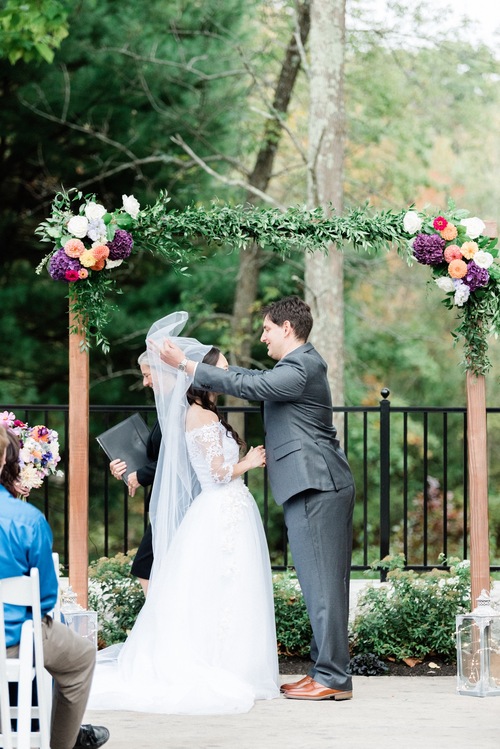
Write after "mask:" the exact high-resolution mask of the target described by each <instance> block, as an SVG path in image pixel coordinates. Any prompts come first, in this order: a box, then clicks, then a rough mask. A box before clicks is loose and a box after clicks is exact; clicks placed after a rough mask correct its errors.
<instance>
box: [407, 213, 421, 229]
mask: <svg viewBox="0 0 500 749" xmlns="http://www.w3.org/2000/svg"><path fill="white" fill-rule="evenodd" d="M403 228H404V230H405V231H406V232H408V234H415V232H417V231H420V229H421V228H422V219H421V218H420V216H419V215H418V213H417V212H416V211H407V212H406V213H405V217H404V219H403Z"/></svg>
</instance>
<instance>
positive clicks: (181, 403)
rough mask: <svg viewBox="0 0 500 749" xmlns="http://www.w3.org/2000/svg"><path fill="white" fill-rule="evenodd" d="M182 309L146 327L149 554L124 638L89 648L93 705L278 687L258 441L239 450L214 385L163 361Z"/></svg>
mask: <svg viewBox="0 0 500 749" xmlns="http://www.w3.org/2000/svg"><path fill="white" fill-rule="evenodd" d="M186 320H187V314H186V313H185V312H177V313H174V314H173V315H169V316H167V317H165V318H163V319H162V320H160V321H158V322H157V323H155V324H154V325H153V326H152V328H151V329H150V331H149V333H148V339H147V344H148V357H149V359H150V362H151V365H152V366H151V371H152V375H153V390H154V392H155V399H156V405H157V411H158V418H159V421H160V426H161V430H162V434H164V435H165V440H164V441H162V446H161V451H160V456H159V460H158V468H157V473H156V478H155V483H154V486H153V493H152V497H151V505H150V514H151V524H152V529H153V551H154V564H153V570H152V575H151V582H150V587H149V591H148V595H147V598H146V601H145V604H144V606H143V608H142V611H141V612H140V614H139V617H138V619H137V621H136V623H135V625H134V627H133V629H132V631H131V633H130V635H129V637H128V639H127V641H126V642H125V643H124V645H123V647H121V646H118V648H117V647H116V646H114V647H112V648H108V649H107V650H105V651H102V653H99V654H98V662H97V666H96V670H95V675H94V681H93V685H92V692H91V697H90V700H89V704H88V707H89V708H91V709H92V708H95V709H100V710H137V711H143V712H156V713H176V714H181V713H185V714H222V713H239V712H246V711H248V710H250V709H251V707H252V705H253V704H254V701H255V700H257V699H272V698H274V697H277V696H278V695H279V687H278V682H279V677H278V660H277V649H276V633H275V625H274V607H273V591H272V581H271V570H270V564H269V555H268V550H267V544H266V539H265V535H264V529H263V527H262V521H261V518H260V514H259V511H258V508H257V505H256V504H255V501H254V499H253V497H252V495H251V494H250V492H249V491H248V489H247V487H246V486H245V484H244V482H243V479H242V476H243V474H244V473H245V472H246V471H248V470H250V469H251V468H258V467H261V466H264V465H265V452H264V448H263V447H256V448H251V449H250V450H249V451H248V452H247V454H246V455H245V457H243V458H241V459H239V452H240V446H241V444H242V442H241V440H240V438H239V437H238V435H237V434H236V433H235V432H234V430H233V429H232V428H231V427H230V426H229V424H227V423H226V422H225V421H224V420H223V419H222V418H221V416H220V415H219V413H218V411H217V406H216V402H215V401H216V396H214V395H213V394H211V393H206V392H203V391H199V390H194V389H193V388H192V387H190V385H191V381H192V378H189V377H187V376H186V374H185V373H184V372H183V371H182V370H179V371H177V370H174V369H172V368H171V367H169V366H168V365H166V364H164V363H163V362H162V361H161V360H160V356H159V351H160V349H161V345H162V344H163V342H164V340H165V338H172V336H176V335H177V334H178V332H180V330H181V329H182V327H183V326H184V324H185V322H186ZM175 341H176V343H177V344H178V345H179V346H180V347H181V348H182V349H183V350H184V352H185V355H186V357H187V358H189V359H194V360H195V361H204V362H205V363H206V364H213V365H214V366H217V367H227V361H226V359H225V358H224V356H222V354H220V352H219V351H218V350H217V349H215V348H211V347H209V346H203V345H202V344H200V343H199V342H198V341H196V340H195V339H189V338H177V339H175ZM117 649H118V650H119V653H118V655H117V654H116V651H117Z"/></svg>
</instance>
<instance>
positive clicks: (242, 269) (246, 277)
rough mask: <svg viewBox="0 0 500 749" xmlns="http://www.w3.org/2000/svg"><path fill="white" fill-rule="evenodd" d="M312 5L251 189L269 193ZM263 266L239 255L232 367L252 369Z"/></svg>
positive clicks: (254, 250) (249, 252)
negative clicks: (261, 269)
mask: <svg viewBox="0 0 500 749" xmlns="http://www.w3.org/2000/svg"><path fill="white" fill-rule="evenodd" d="M309 5H310V3H309V0H305V2H303V3H302V4H301V5H299V7H298V9H297V32H296V33H294V34H293V36H292V37H291V39H290V41H289V43H288V46H287V49H286V53H285V57H284V60H283V64H282V66H281V71H280V75H279V77H278V80H277V83H276V89H275V93H274V101H273V109H272V112H271V117H270V119H268V120H267V122H266V126H265V129H264V134H263V138H262V144H261V147H260V149H259V152H258V154H257V158H256V161H255V166H254V168H253V171H252V173H251V175H250V177H249V180H248V182H249V184H250V185H252V187H257V188H258V189H259V190H261V191H262V192H265V190H267V187H268V185H269V181H270V179H271V176H272V172H273V165H274V160H275V157H276V154H277V151H278V145H279V141H280V139H281V135H282V127H281V121H282V119H283V117H284V115H286V112H287V110H288V106H289V104H290V99H291V96H292V92H293V87H294V85H295V81H296V79H297V75H298V72H299V70H300V65H301V56H300V47H299V45H298V43H297V37H299V38H300V45H301V46H303V45H304V44H305V43H306V40H307V37H308V34H309ZM257 200H258V199H257V197H256V196H255V195H254V194H253V193H251V192H248V193H247V195H246V202H247V203H250V204H254V203H256V202H257ZM261 263H262V249H261V248H260V247H259V245H257V244H256V243H252V244H251V245H249V246H248V247H247V248H246V249H245V250H242V251H241V252H240V261H239V270H238V277H237V281H236V292H235V297H234V305H233V316H232V324H231V341H232V350H231V363H233V364H239V365H241V366H249V365H250V362H251V349H252V343H253V341H254V337H255V334H254V331H253V328H252V317H253V310H254V306H255V302H256V299H257V294H258V288H259V272H260V266H261ZM235 403H241V401H240V400H239V399H235V398H231V397H230V396H227V397H226V404H227V405H234V404H235ZM232 423H234V426H235V428H236V430H237V431H242V424H239V423H238V424H236V423H235V419H234V417H233V418H232Z"/></svg>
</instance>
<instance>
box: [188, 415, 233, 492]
mask: <svg viewBox="0 0 500 749" xmlns="http://www.w3.org/2000/svg"><path fill="white" fill-rule="evenodd" d="M222 429H223V427H222V424H221V423H220V421H214V422H211V423H210V424H205V425H204V426H202V427H201V428H199V429H194V430H193V431H192V432H191V439H192V440H193V442H194V444H195V446H196V450H197V452H198V453H199V455H200V456H201V457H202V459H203V460H204V461H205V463H206V464H207V466H208V470H209V471H210V476H211V477H212V480H213V481H214V482H215V483H216V484H228V483H229V482H230V481H231V479H232V477H233V463H227V462H226V460H225V456H224V448H223V444H222Z"/></svg>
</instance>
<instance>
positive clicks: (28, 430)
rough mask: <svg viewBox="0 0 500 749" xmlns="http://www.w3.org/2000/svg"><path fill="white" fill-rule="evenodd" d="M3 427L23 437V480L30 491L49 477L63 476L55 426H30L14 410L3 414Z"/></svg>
mask: <svg viewBox="0 0 500 749" xmlns="http://www.w3.org/2000/svg"><path fill="white" fill-rule="evenodd" d="M0 426H3V427H4V428H5V429H10V430H11V431H12V432H14V434H15V435H16V436H17V438H18V439H19V444H20V450H19V467H20V474H19V481H20V483H21V484H22V486H23V488H24V489H26V490H27V492H28V493H29V492H30V491H31V490H32V489H39V488H40V487H41V486H42V484H43V480H44V478H45V477H46V476H49V475H51V474H52V475H53V474H55V475H57V476H62V471H58V470H57V468H56V466H57V464H58V463H59V461H60V460H61V457H60V455H59V436H58V434H57V432H56V431H55V430H54V429H48V428H47V427H45V426H43V425H41V424H37V425H36V426H33V427H30V426H28V424H26V423H25V422H24V421H21V420H20V419H17V418H16V415H15V414H13V413H12V412H11V411H4V412H3V413H1V414H0Z"/></svg>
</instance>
